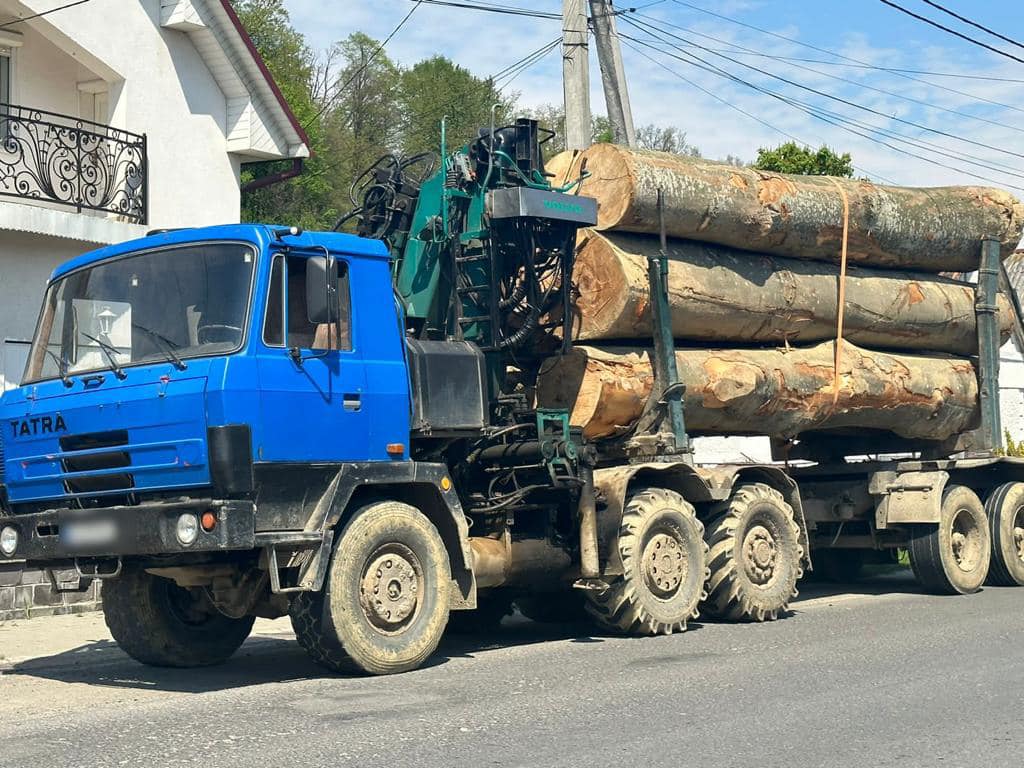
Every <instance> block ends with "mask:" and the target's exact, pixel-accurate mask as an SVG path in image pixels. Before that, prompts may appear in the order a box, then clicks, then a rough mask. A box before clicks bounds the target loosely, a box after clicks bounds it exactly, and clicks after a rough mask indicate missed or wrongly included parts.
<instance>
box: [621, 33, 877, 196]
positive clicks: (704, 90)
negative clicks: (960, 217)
mask: <svg viewBox="0 0 1024 768" xmlns="http://www.w3.org/2000/svg"><path fill="white" fill-rule="evenodd" d="M619 37H620V38H621V39H622V41H623V43H624V44H625V45H626V46H627V47H628V48H630V49H631V50H633V51H635V52H636V53H638V54H639V55H641V56H643V57H644V58H645V59H647V60H648V61H650V62H651V63H652V64H654V65H656V66H658V67H661V68H662V69H664V70H665V71H666V72H668V73H669V74H670V75H673V76H674V77H677V78H679V79H680V80H682V81H683V82H684V83H686V84H687V85H689V86H691V87H693V88H696V89H697V90H698V91H701V92H702V93H704V94H705V95H707V96H710V97H711V98H713V99H715V100H716V101H718V102H720V103H721V104H724V105H725V106H727V107H729V109H732V110H734V111H736V112H739V113H740V114H741V115H744V116H746V117H748V118H750V119H751V120H753V121H754V122H756V123H760V124H761V125H763V126H764V127H765V128H767V129H769V130H770V131H773V132H775V133H778V134H779V135H781V136H785V137H786V138H787V139H790V140H791V141H795V142H796V143H797V144H802V145H803V146H805V147H806V146H809V145H810V142H807V141H804V140H803V139H801V138H799V137H798V136H794V135H793V134H791V133H788V132H787V131H784V130H782V129H781V128H779V127H778V126H776V125H772V124H771V123H769V122H768V121H767V120H763V119H761V118H760V117H758V116H757V115H755V114H752V113H751V112H748V111H747V110H745V109H743V108H742V107H739V106H737V105H736V104H733V103H732V102H731V101H729V100H728V99H725V98H723V97H722V96H720V95H719V94H717V93H715V92H714V91H711V90H708V89H707V88H705V87H704V86H702V85H700V84H699V83H696V82H694V81H693V80H691V79H690V78H688V77H686V76H685V75H683V74H680V73H679V72H676V71H675V70H674V69H672V68H671V67H669V66H667V65H666V64H664V63H662V62H660V61H658V60H657V59H655V58H654V57H653V56H651V55H649V54H647V53H645V52H644V51H642V50H641V49H640V48H638V47H637V46H636V45H634V44H633V43H634V42H636V43H641V44H643V43H642V41H639V40H635V39H634V38H632V37H630V36H629V35H623V34H621V33H620V34H619ZM648 47H649V48H652V49H653V50H657V49H655V48H653V46H650V45H648ZM819 143H820V144H827V142H825V141H820V140H819ZM854 170H859V171H860V172H862V173H865V174H867V175H868V176H873V177H875V178H877V179H881V180H882V181H885V182H888V183H889V184H896V182H895V181H893V180H892V179H887V178H885V177H884V176H882V175H880V174H877V173H873V172H872V171H871V170H869V169H868V168H864V167H863V166H861V167H860V168H859V169H858V168H854Z"/></svg>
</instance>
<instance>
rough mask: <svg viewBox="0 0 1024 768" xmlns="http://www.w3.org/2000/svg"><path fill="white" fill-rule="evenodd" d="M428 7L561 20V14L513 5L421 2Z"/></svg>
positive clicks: (443, 0)
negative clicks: (444, 7)
mask: <svg viewBox="0 0 1024 768" xmlns="http://www.w3.org/2000/svg"><path fill="white" fill-rule="evenodd" d="M421 2H424V3H426V4H427V5H443V6H448V7H450V8H463V9H466V10H471V11H486V12H488V13H501V14H505V15H506V16H527V17H529V18H534V19H561V18H562V14H560V13H548V12H546V11H534V10H530V9H529V8H516V7H515V6H511V5H495V4H491V3H468V2H456V0H421Z"/></svg>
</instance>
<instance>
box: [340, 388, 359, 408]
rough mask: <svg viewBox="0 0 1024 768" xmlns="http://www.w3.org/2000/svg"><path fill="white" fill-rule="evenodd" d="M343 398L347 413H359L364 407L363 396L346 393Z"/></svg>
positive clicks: (356, 393)
mask: <svg viewBox="0 0 1024 768" xmlns="http://www.w3.org/2000/svg"><path fill="white" fill-rule="evenodd" d="M342 397H343V402H344V405H345V410H346V411H358V410H359V409H360V407H361V406H362V395H360V394H359V393H358V392H346V393H345V394H344V395H343V396H342Z"/></svg>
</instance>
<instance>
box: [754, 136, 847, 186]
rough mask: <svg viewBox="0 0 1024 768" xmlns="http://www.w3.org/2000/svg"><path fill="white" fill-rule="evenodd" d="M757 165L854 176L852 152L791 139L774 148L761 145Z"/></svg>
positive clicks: (764, 168) (781, 170)
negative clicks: (804, 145) (836, 150)
mask: <svg viewBox="0 0 1024 768" xmlns="http://www.w3.org/2000/svg"><path fill="white" fill-rule="evenodd" d="M754 167H755V168H757V169H759V170H762V171H775V172H776V173H796V174H802V175H805V176H845V177H848V178H849V177H852V176H853V160H852V158H851V157H850V153H849V152H847V153H845V154H842V155H839V154H836V153H835V152H834V151H832V150H831V149H829V148H828V147H826V146H824V145H823V146H822V147H820V148H819V149H817V150H813V149H811V148H810V147H801V146H799V145H797V144H796V143H794V142H792V141H790V142H787V143H786V144H783V145H782V146H780V147H776V148H775V149H766V148H764V147H762V148H761V149H759V150H757V160H755V161H754Z"/></svg>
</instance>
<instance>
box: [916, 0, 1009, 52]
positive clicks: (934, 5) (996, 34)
mask: <svg viewBox="0 0 1024 768" xmlns="http://www.w3.org/2000/svg"><path fill="white" fill-rule="evenodd" d="M921 2H923V3H926V4H927V5H930V6H931V7H932V8H935V9H936V10H939V11H942V12H943V13H946V14H949V15H950V16H952V17H953V18H954V19H958V20H960V21H962V22H963V23H964V24H969V25H971V26H972V27H974V28H975V29H980V30H981V31H982V32H988V34H990V35H992V36H993V37H998V38H999V39H1000V40H1002V41H1004V42H1007V43H1009V44H1010V45H1015V46H1017V47H1018V48H1024V43H1018V42H1017V41H1016V40H1014V39H1013V38H1012V37H1007V36H1006V35H1004V34H1001V33H999V32H996V31H995V30H994V29H989V28H988V27H986V26H984V25H983V24H979V23H978V22H976V21H971V20H970V19H968V18H967V17H966V16H961V15H960V14H959V13H956V12H954V11H951V10H949V8H946V7H945V6H942V5H939V4H938V3H933V2H932V0H921Z"/></svg>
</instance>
